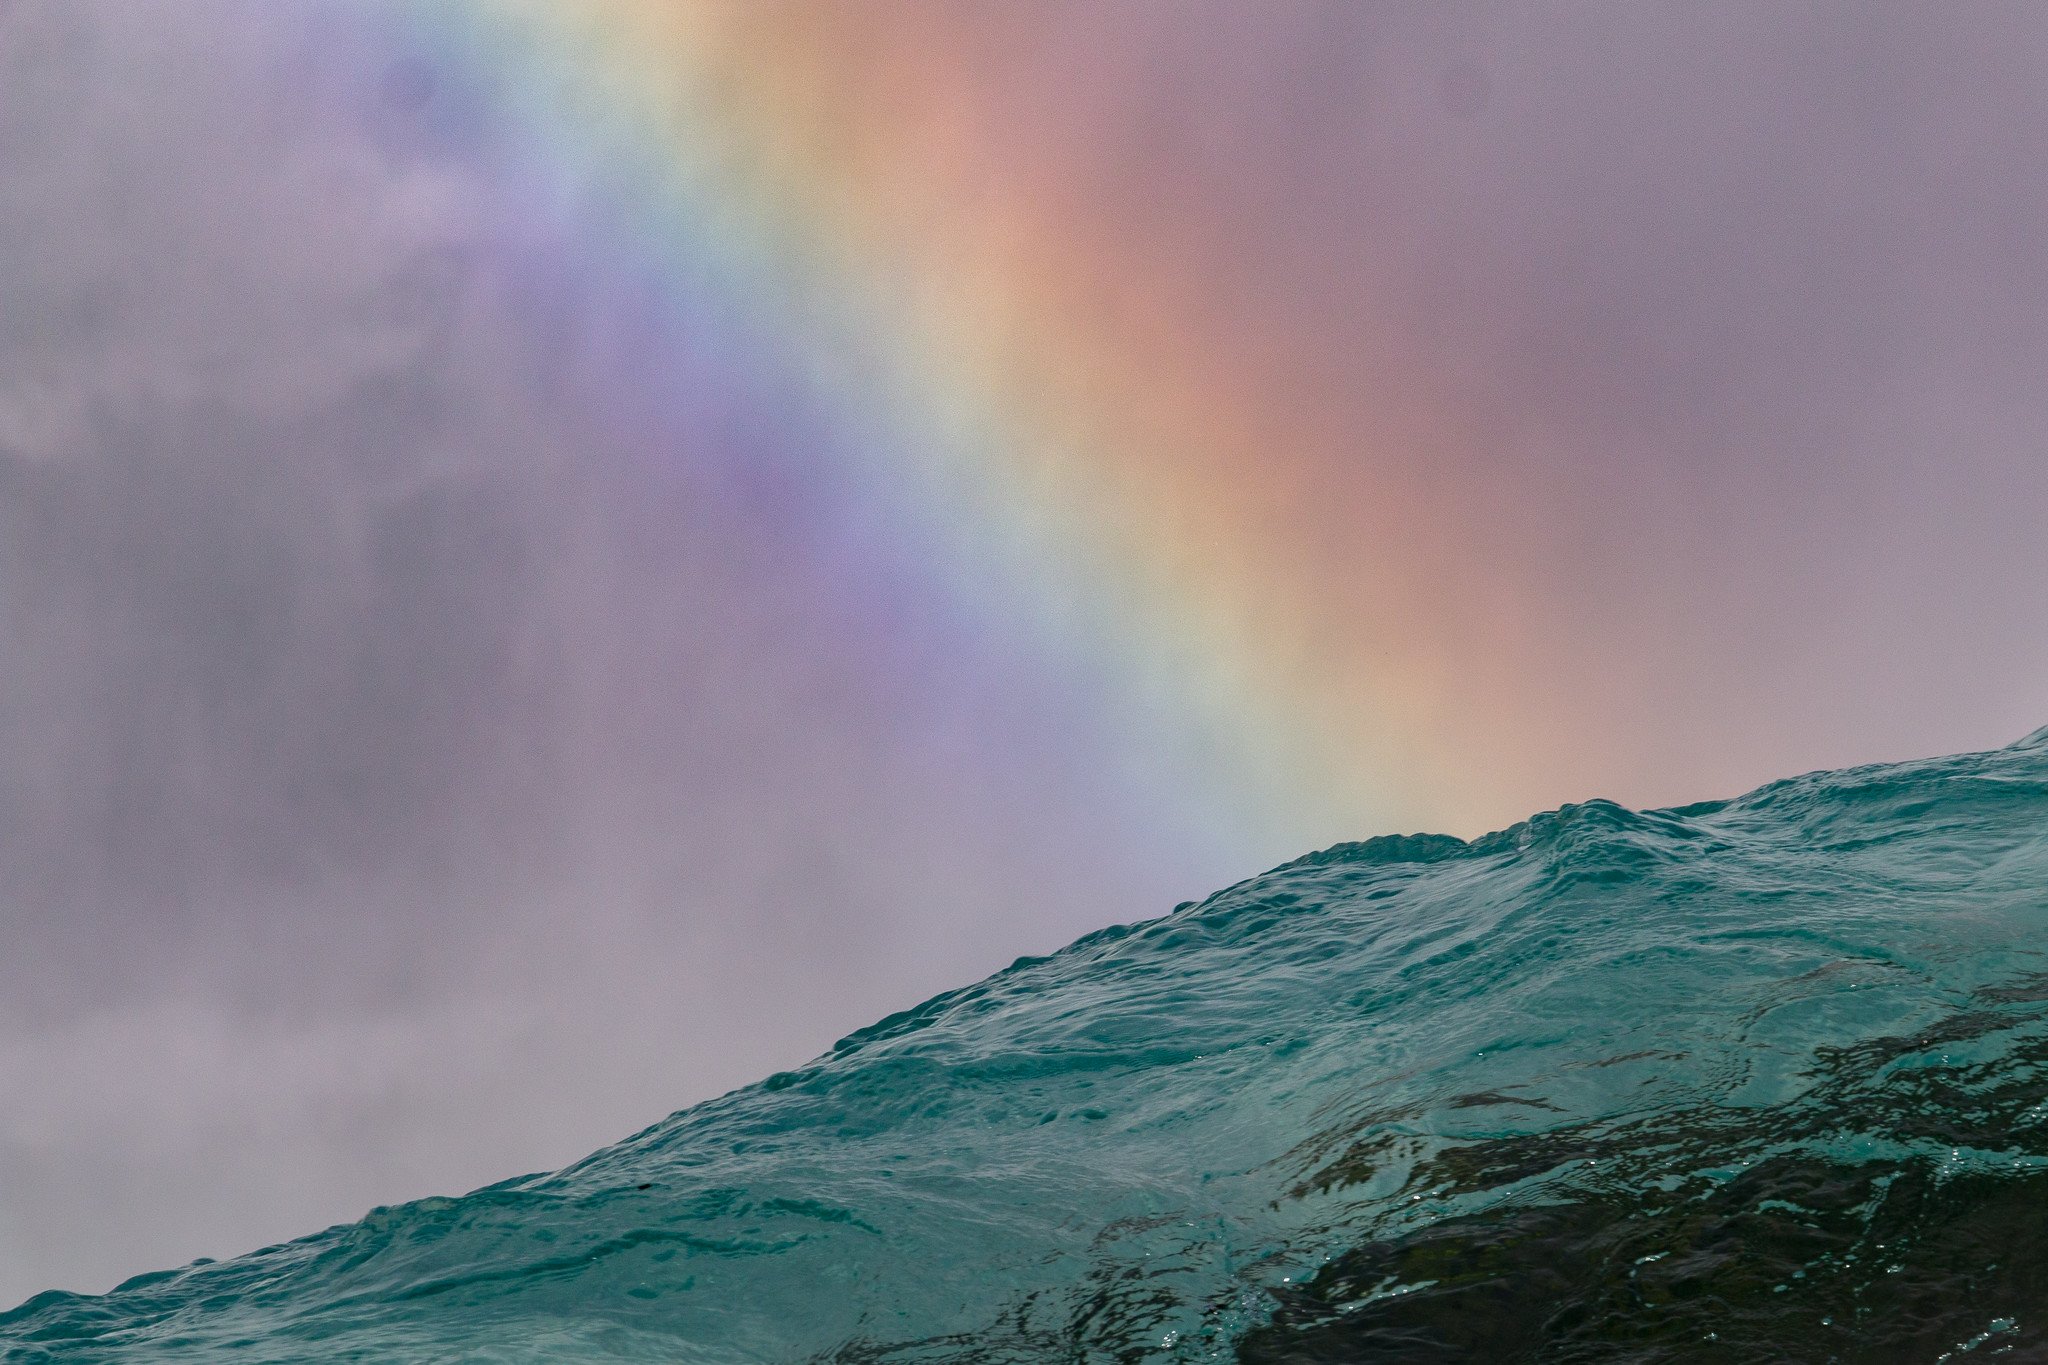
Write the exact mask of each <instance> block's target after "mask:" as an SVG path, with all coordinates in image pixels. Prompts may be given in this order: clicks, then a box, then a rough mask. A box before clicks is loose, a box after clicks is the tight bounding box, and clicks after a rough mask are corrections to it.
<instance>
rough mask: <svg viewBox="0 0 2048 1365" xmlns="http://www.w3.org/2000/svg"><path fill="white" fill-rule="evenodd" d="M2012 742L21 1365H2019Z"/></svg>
mask: <svg viewBox="0 0 2048 1365" xmlns="http://www.w3.org/2000/svg"><path fill="white" fill-rule="evenodd" d="M2044 1066H2048V731H2044V732H2042V733H2041V734H2038V735H2036V736H2033V737H2031V738H2030V739H2028V740H2025V741H2022V742H2021V743H2019V744H2017V745H2014V746H2012V747H2010V748H2007V749H2002V750H1998V751H1995V752H1992V753H1986V754H1973V755H1965V756H1962V757H1956V758H1945V759H1937V760H1930V761H1927V762H1920V763H1910V764H1903V765H1897V766H1886V767H1872V768H1860V769H1854V770H1850V771H1846V772H1839V773H1827V774H1815V775H1810V776H1806V777H1801V778H1795V779H1792V780H1790V781H1786V782H1779V783H1775V784H1772V785H1770V786H1767V787H1764V788H1762V789H1760V790H1758V791H1755V792H1752V793H1750V794H1749V795H1747V796H1745V797H1742V798H1740V799H1738V800H1734V801H1729V802H1714V803H1709V804H1704V805H1698V806H1690V807H1685V808H1682V809H1677V810H1667V811H1652V812H1645V813H1636V812H1631V811H1628V810H1625V809H1623V808H1621V807H1619V806H1615V805H1612V804H1607V803H1603V802H1589V803H1587V804H1585V805H1580V806H1569V807H1566V808H1565V809H1563V810H1560V811H1556V812H1552V813H1549V814H1545V815H1541V816H1538V817H1536V818H1534V819H1532V820H1530V821H1527V822H1526V823H1524V824H1521V825H1517V826H1516V827H1514V828H1512V829H1509V830H1505V831H1503V832H1501V833H1498V834H1493V835H1489V836H1486V837H1485V838H1482V839H1479V840H1476V841H1474V842H1471V843H1466V842H1462V841H1459V840H1457V839H1452V838H1448V837H1437V836H1417V837H1406V838H1389V839H1375V840H1371V841H1369V842H1366V843H1362V844H1347V845H1342V846H1339V847H1337V848H1333V849H1329V850H1326V851H1324V852H1322V853H1318V854H1314V855H1311V856H1309V857H1306V858H1302V859H1299V860H1298V861H1296V862H1293V863H1290V864H1288V865H1286V866H1284V867H1281V868H1278V869H1275V870H1274V871H1272V872H1269V873H1267V874H1265V875H1264V876H1261V877H1256V878H1253V879H1252V880H1250V881H1247V882H1244V883H1241V884H1240V885H1238V886H1234V887H1232V888H1230V889H1229V890H1226V891H1222V892H1219V893H1218V894H1216V895H1214V896H1212V897H1210V898H1209V899H1208V900H1207V901H1204V902H1202V903H1201V904H1199V905H1190V906H1184V907H1182V908H1181V909H1179V910H1177V911H1175V912H1174V913H1173V914H1171V915H1168V916H1166V917H1164V918H1162V919H1156V920H1152V921H1149V922H1147V923H1143V924H1139V925H1135V926H1131V927H1125V928H1117V929H1111V930H1106V931H1104V932H1102V933H1099V934H1095V935H1092V936H1090V937H1088V938H1085V939H1083V940H1081V941H1080V942H1078V943H1076V944H1074V945H1073V946H1071V947H1069V948H1067V949H1065V950H1064V951H1062V952H1060V953H1058V954H1055V955H1054V956H1052V957H1049V958H1045V959H1038V960H1026V961H1022V962H1019V963H1017V964H1016V965H1014V966H1012V967H1011V968H1009V969H1008V970H1006V971H1003V972H1000V973H998V974H997V975H995V976H993V977H990V978H989V979H988V980H986V981H983V982H981V983H979V984H977V985H974V986H970V987H967V988H966V989H964V990H960V991H955V992H953V993H951V994H948V995H943V996H940V997H938V998H937V999H934V1000H931V1001H928V1002H926V1003H925V1004H923V1005H920V1006H918V1007H917V1008H916V1009H914V1010H910V1011H908V1012H906V1013H903V1014H899V1015H896V1016H894V1017H892V1018H889V1019H885V1020H883V1021H882V1022H881V1023H879V1024H876V1025H874V1026H873V1027H871V1028H868V1029H865V1030H863V1031H861V1032H860V1033H857V1034H854V1035H853V1036H852V1037H849V1038H847V1039H845V1040H844V1041H843V1042H841V1043H840V1044H839V1045H838V1046H837V1047H836V1048H834V1049H833V1051H832V1052H831V1053H830V1054H829V1055H827V1056H825V1057H822V1058H820V1059H819V1060H817V1061H815V1062H813V1063H811V1064H810V1065H809V1066H806V1067H804V1068H803V1069H802V1070H799V1071H794V1072H789V1073H785V1074H782V1075H777V1076H773V1077H770V1078H769V1079H768V1080H766V1081H763V1082H762V1083H760V1084H758V1085H755V1086H752V1087H750V1088H748V1089H745V1090H740V1091H736V1092H734V1093H732V1094H730V1095H727V1096H724V1097H723V1098H720V1099H717V1100H713V1101H711V1102H709V1103H707V1104H702V1105H699V1106H697V1107H695V1108H693V1109H689V1110H685V1111H684V1112H682V1113H679V1114H676V1115H675V1116H673V1117H671V1118H670V1119H668V1120H667V1121H665V1122H663V1123H661V1124H658V1125H656V1126H655V1127H653V1128H651V1129H649V1130H647V1131H646V1132H643V1133H640V1134H638V1135H637V1136H634V1137H632V1138H629V1139H627V1140H626V1141H624V1142H621V1143H619V1144H617V1145H616V1146H612V1147H608V1148H606V1149H604V1150H603V1151H600V1152H597V1153H595V1154H594V1155H592V1156H590V1157H589V1158H587V1159H585V1160H583V1161H581V1162H579V1163H577V1164H576V1165H574V1166H571V1167H569V1168H568V1169H566V1170H563V1171H559V1172H555V1173H553V1174H550V1175H540V1176H529V1177H525V1178H522V1179H518V1180H511V1181H507V1182H505V1183H503V1184H500V1185H495V1186H491V1187H489V1188H487V1189H483V1190H479V1191H477V1192H476V1193H474V1194H470V1195H467V1196H465V1197H463V1198H459V1199H433V1200H426V1201H423V1202H420V1203H417V1204H409V1205H405V1206H402V1207H394V1208H385V1209H379V1210H376V1211H375V1212H373V1213H372V1214H370V1216H369V1217H367V1218H365V1219H364V1220H363V1221H362V1222H360V1223H356V1224H352V1225H348V1226H343V1227H335V1228H330V1229H328V1230H327V1231H325V1232H321V1233H318V1234H316V1235H314V1236H312V1237H308V1238H305V1239H304V1240H301V1241H297V1242H292V1243H289V1244H287V1245H283V1246H276V1247H271V1248H267V1249H265V1250H262V1251H258V1252H255V1253H253V1254H251V1255H248V1256H244V1257H241V1258H239V1259H236V1260H232V1261H225V1262H220V1263H215V1264H205V1265H198V1266H193V1267H188V1268H186V1269H183V1270H178V1271H171V1272H167V1273H164V1274H158V1275H150V1276H143V1277H141V1278H139V1279H136V1280H132V1281H130V1282H129V1283H127V1284H125V1285H123V1286H122V1287H121V1288H119V1289H117V1290H116V1291H115V1292H114V1293H112V1294H110V1295H106V1296H104V1297H85V1296H78V1295H71V1294H46V1295H42V1296H40V1297H38V1298H36V1299H33V1300H31V1301H30V1302H29V1303H27V1304H25V1305H23V1306H22V1307H20V1308H18V1309H16V1310H14V1311H13V1312H11V1313H8V1314H5V1315H4V1316H0V1358H4V1359H6V1360H7V1361H9V1362H15V1361H20V1362H38V1361H102V1360H104V1361H116V1360H118V1361H157V1360H177V1361H184V1360H194V1361H197V1360H207V1361H212V1360H227V1361H250V1362H255V1361H280V1362H282V1361H341V1360H350V1361H356V1360H360V1361H383V1360H392V1361H414V1360H464V1361H541V1360H547V1361H583V1360H616V1361H681V1362H718V1363H720V1365H723V1363H724V1362H760V1361H778V1362H779V1361H819V1362H823V1361H832V1362H843V1363H845V1365H855V1363H856V1362H858V1363H860V1365H869V1363H873V1365H881V1362H903V1363H904V1365H909V1362H935V1361H959V1362H985V1363H989V1365H993V1363H994V1362H1046V1361H1089V1362H1093V1361H1102V1362H1130V1363H1134V1365H1135V1363H1136V1362H1168V1361H1212V1360H1213V1361H1243V1362H1257V1363H1259V1365H1279V1363H1280V1362H1294V1363H1295V1365H1314V1363H1315V1362H1330V1363H1332V1365H1334V1362H1340V1361H1343V1362H1349V1361H1373V1360H1390V1361H1409V1360H1416V1361H1423V1360H1466V1359H1478V1360H1522V1359H1529V1360H1571V1361H1624V1360H1626V1361H1652V1360H1730V1361H1738V1360H1741V1361H1748V1360H1765V1359H1791V1360H1827V1359H1840V1360H1901V1361H1906V1360H1924V1361H1934V1360H1938V1359H1945V1358H1950V1357H1955V1358H1960V1354H1961V1353H1968V1354H1969V1355H1970V1358H1971V1359H1975V1358H1977V1357H1978V1356H1980V1355H1991V1354H1998V1353H2007V1354H2024V1355H2026V1356H2028V1357H2030V1358H2041V1354H2042V1353H2044V1352H2048V1072H2044Z"/></svg>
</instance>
